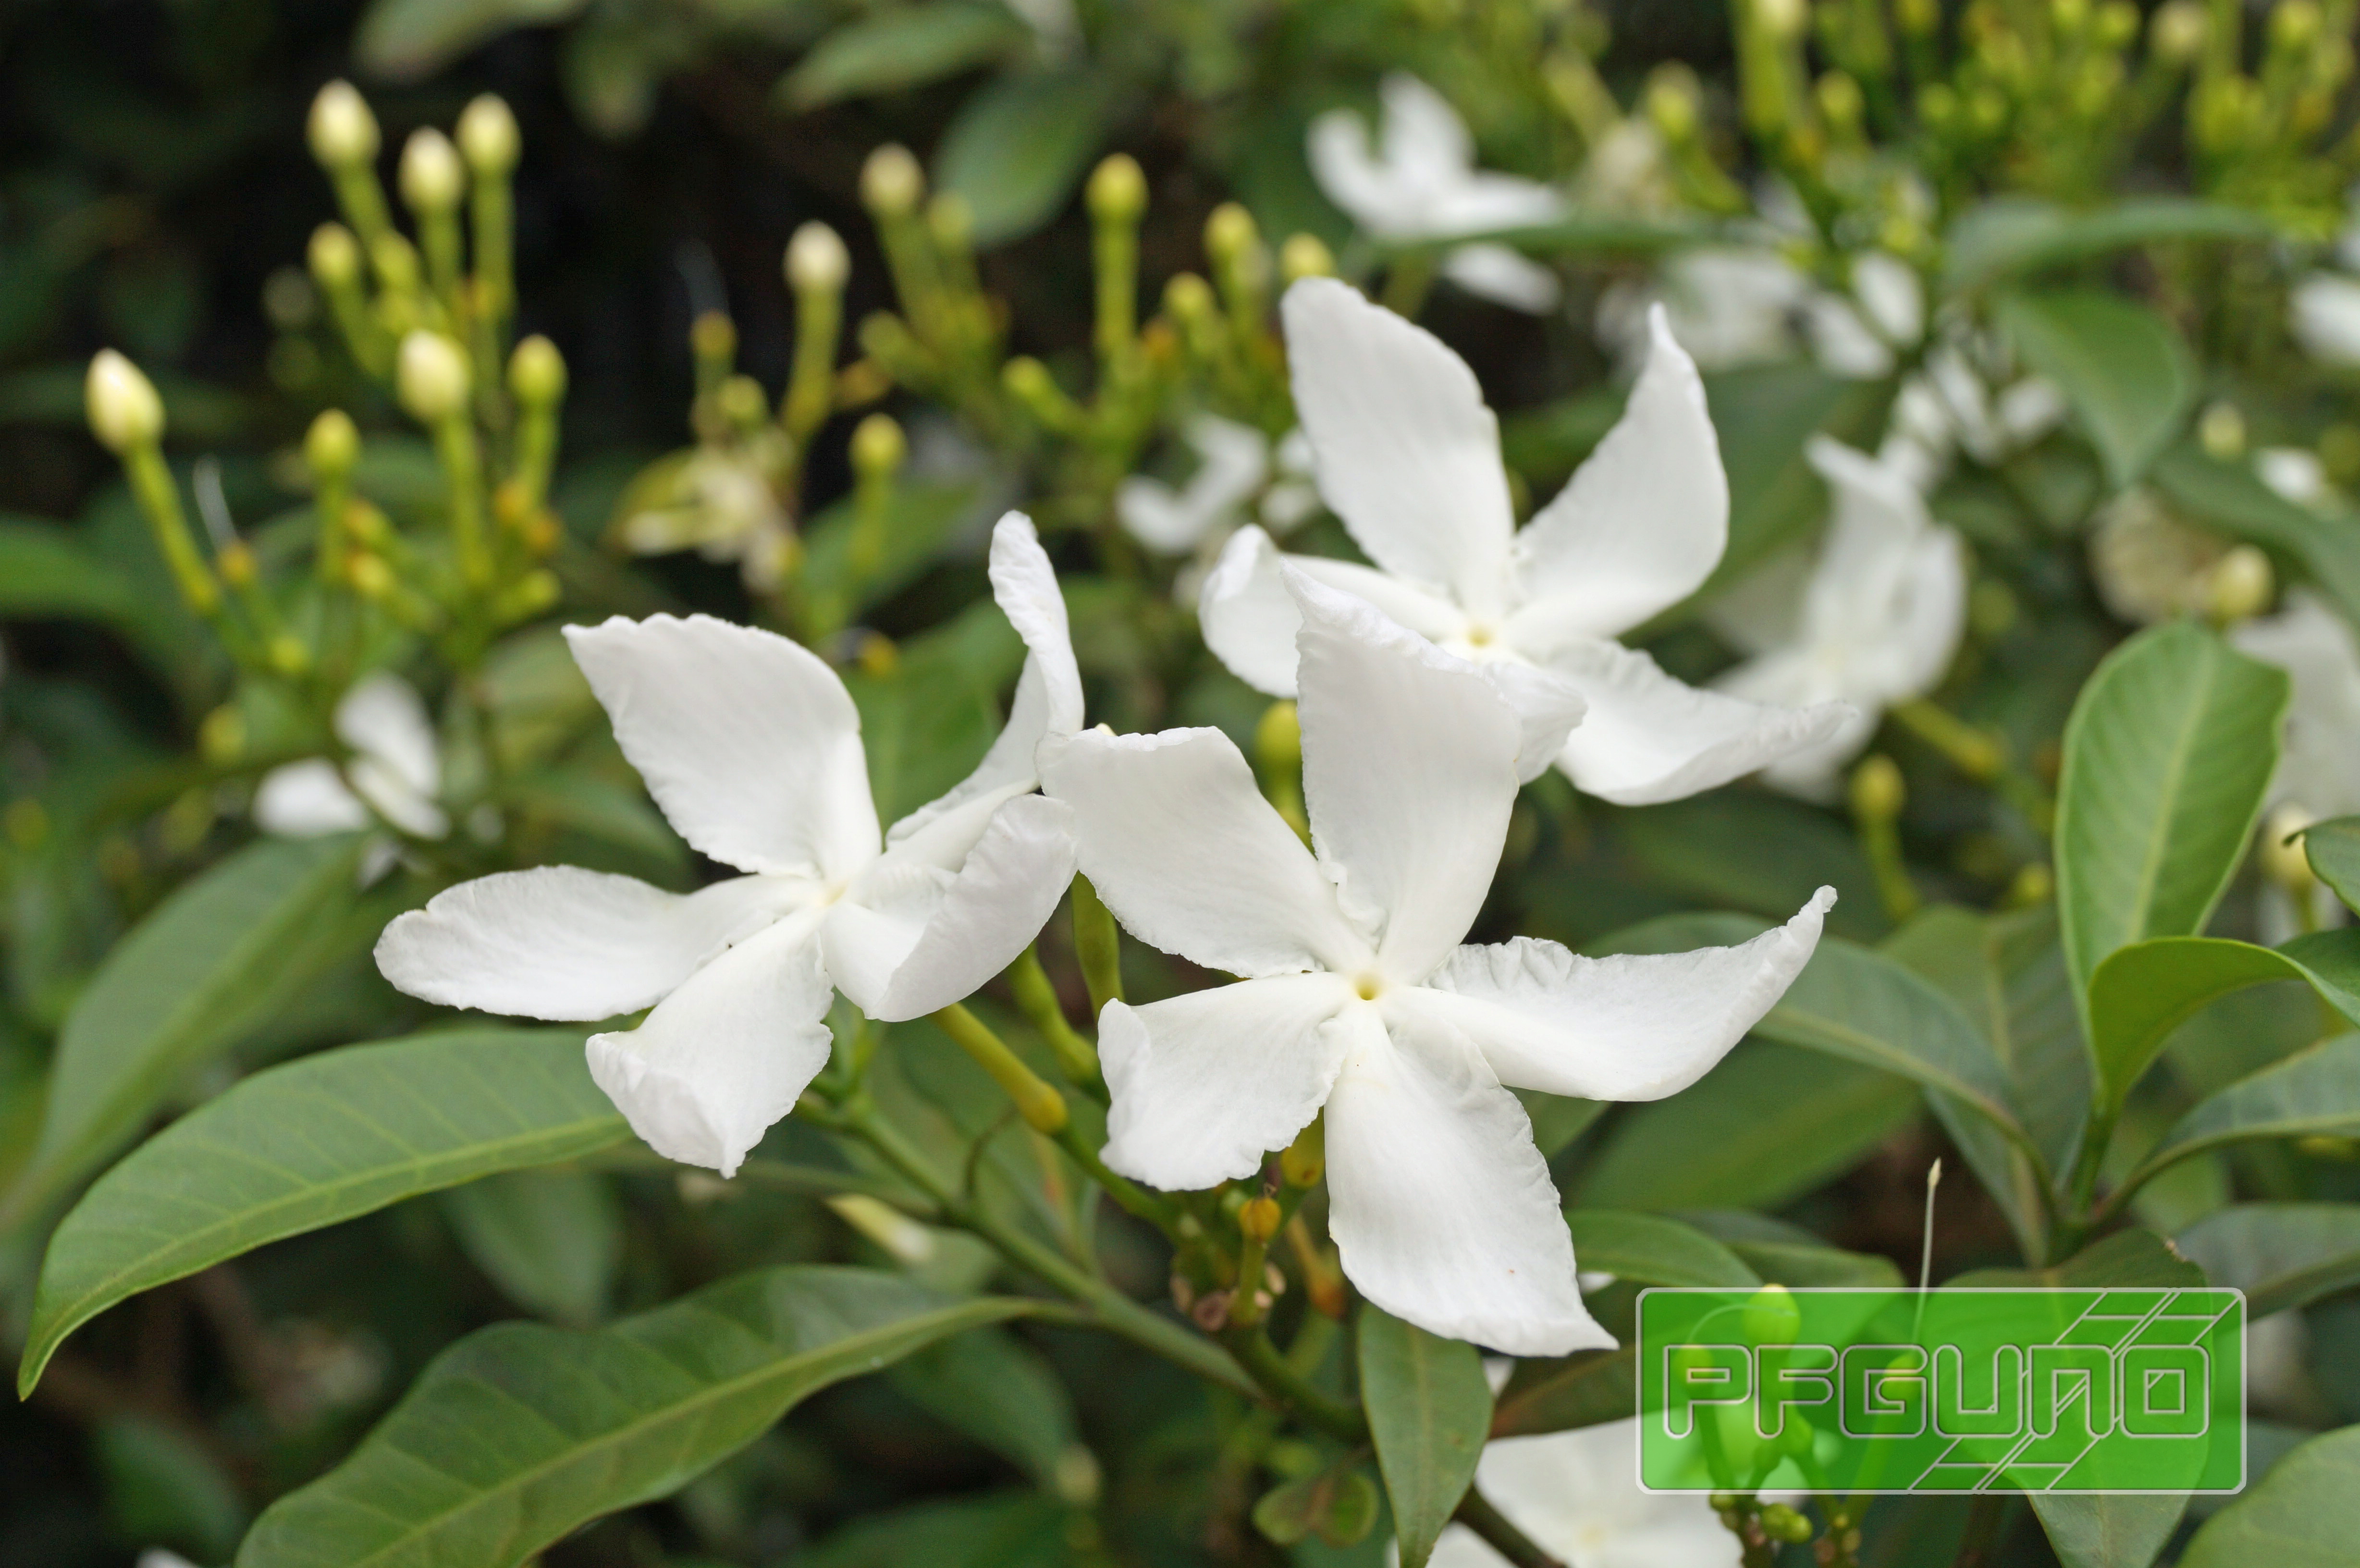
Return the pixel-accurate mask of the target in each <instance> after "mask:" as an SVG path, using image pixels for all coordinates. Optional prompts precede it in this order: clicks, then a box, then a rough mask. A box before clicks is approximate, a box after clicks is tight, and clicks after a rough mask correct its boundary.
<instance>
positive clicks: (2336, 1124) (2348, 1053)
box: [2125, 1034, 2360, 1186]
mask: <svg viewBox="0 0 2360 1568" xmlns="http://www.w3.org/2000/svg"><path fill="white" fill-rule="evenodd" d="M2313 1134H2319V1135H2322V1136H2325V1137H2329V1138H2351V1137H2354V1136H2355V1135H2360V1034H2340V1035H2337V1036H2336V1037H2335V1038H2334V1039H2333V1040H2322V1041H2320V1043H2318V1044H2317V1045H2314V1046H2312V1047H2311V1049H2310V1050H2308V1051H2298V1052H2296V1053H2295V1054H2294V1055H2292V1056H2289V1057H2288V1058H2286V1059H2285V1060H2284V1061H2282V1062H2274V1063H2272V1064H2271V1065H2270V1066H2267V1067H2265V1068H2263V1069H2262V1070H2261V1071H2260V1072H2259V1073H2254V1074H2253V1075H2251V1076H2250V1077H2246V1078H2241V1079H2239V1080H2238V1081H2237V1082H2236V1083H2232V1084H2230V1085H2229V1087H2227V1088H2226V1089H2223V1090H2222V1091H2221V1092H2220V1093H2219V1094H2214V1095H2213V1096H2212V1097H2211V1098H2210V1099H2208V1100H2205V1101H2203V1102H2202V1103H2201V1104H2199V1105H2197V1106H2196V1108H2195V1109H2193V1110H2191V1111H2190V1112H2189V1113H2188V1114H2187V1115H2186V1116H2182V1117H2180V1120H2179V1122H2178V1123H2177V1124H2176V1125H2175V1126H2174V1127H2172V1129H2171V1131H2170V1132H2169V1133H2167V1134H2165V1135H2164V1139H2163V1141H2162V1142H2161V1143H2159V1144H2158V1145H2157V1146H2156V1148H2155V1149H2154V1151H2153V1152H2152V1153H2150V1154H2149V1155H2148V1156H2147V1159H2146V1160H2144V1161H2143V1162H2142V1163H2141V1164H2140V1166H2139V1169H2138V1170H2137V1171H2135V1172H2133V1173H2132V1174H2131V1176H2130V1177H2128V1178H2127V1179H2126V1180H2125V1185H2126V1186H2128V1185H2136V1184H2137V1183H2138V1182H2141V1181H2146V1180H2147V1178H2148V1177H2150V1176H2153V1175H2154V1174H2155V1173H2156V1172H2157V1171H2161V1170H2162V1169H2163V1168H2164V1167H2165V1166H2167V1165H2170V1164H2172V1163H2174V1162H2176V1161H2178V1160H2185V1159H2187V1158H2188V1157H2189V1156H2190V1155H2191V1154H2197V1153H2201V1152H2202V1151H2203V1150H2205V1149H2216V1148H2218V1147H2220V1146H2221V1145H2222V1144H2224V1143H2236V1142H2240V1141H2242V1140H2245V1139H2247V1138H2306V1137H2310V1136H2311V1135H2313Z"/></svg>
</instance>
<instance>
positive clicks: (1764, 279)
mask: <svg viewBox="0 0 2360 1568" xmlns="http://www.w3.org/2000/svg"><path fill="white" fill-rule="evenodd" d="M1811 291H1812V290H1811V280H1810V279H1809V278H1808V277H1806V276H1805V275H1804V274H1803V273H1802V271H1801V270H1800V269H1799V268H1797V267H1796V266H1795V265H1794V263H1792V262H1790V261H1788V260H1787V259H1786V257H1785V256H1781V255H1779V254H1778V253H1777V252H1776V251H1775V250H1770V249H1767V248H1762V249H1752V248H1741V247H1738V246H1728V245H1722V246H1711V247H1708V248H1704V249H1699V250H1686V251H1678V252H1675V253H1674V254H1673V256H1671V258H1670V259H1669V260H1667V261H1666V262H1665V263H1664V265H1663V267H1662V269H1661V271H1660V272H1659V274H1658V275H1657V277H1656V278H1655V281H1654V282H1653V283H1652V284H1646V283H1641V284H1631V283H1619V284H1616V285H1615V286H1614V287H1612V288H1611V289H1607V290H1606V292H1605V293H1604V294H1602V295H1601V296H1600V297H1599V301H1598V336H1599V339H1600V341H1601V342H1602V343H1606V344H1608V345H1609V346H1611V347H1612V348H1613V349H1614V350H1615V351H1616V354H1617V355H1618V357H1620V358H1622V359H1623V360H1625V361H1628V362H1631V363H1634V364H1635V363H1640V362H1643V361H1644V358H1645V356H1646V354H1647V353H1648V350H1649V346H1650V343H1651V342H1652V338H1651V335H1650V333H1649V331H1648V327H1647V316H1648V310H1649V307H1650V306H1653V305H1660V306H1661V307H1662V308H1663V310H1664V312H1665V316H1666V324H1667V325H1668V327H1669V329H1670V331H1671V334H1672V338H1673V341H1674V342H1676V343H1678V344H1679V345H1680V347H1682V348H1683V349H1686V350H1687V351H1688V354H1690V355H1691V356H1692V357H1693V358H1694V359H1695V361H1696V363H1697V364H1698V365H1701V366H1703V367H1704V368H1705V369H1707V370H1733V369H1735V368H1737V367H1738V366H1740V365H1760V364H1764V363H1765V362H1768V361H1773V360H1781V359H1786V358H1788V357H1790V356H1791V355H1792V354H1794V352H1795V321H1796V313H1797V310H1799V309H1800V308H1801V306H1802V305H1803V303H1804V301H1805V300H1806V299H1808V298H1809V296H1810V294H1811Z"/></svg>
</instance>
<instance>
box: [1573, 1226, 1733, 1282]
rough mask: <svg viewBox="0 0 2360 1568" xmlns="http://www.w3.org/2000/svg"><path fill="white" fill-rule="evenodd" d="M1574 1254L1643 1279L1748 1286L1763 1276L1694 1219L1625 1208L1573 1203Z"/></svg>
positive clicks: (1621, 1275)
mask: <svg viewBox="0 0 2360 1568" xmlns="http://www.w3.org/2000/svg"><path fill="white" fill-rule="evenodd" d="M1565 1222H1566V1224H1567V1225H1568V1226H1569V1227H1571V1229H1572V1231H1573V1255H1574V1257H1576V1258H1579V1260H1580V1263H1581V1267H1582V1268H1583V1269H1588V1270H1590V1271H1593V1272H1603V1273H1607V1274H1612V1275H1613V1276H1614V1277H1615V1278H1617V1279H1634V1280H1637V1281H1638V1282H1639V1283H1640V1284H1643V1285H1697V1286H1704V1287H1708V1288H1713V1289H1720V1290H1743V1289H1746V1288H1748V1287H1751V1286H1754V1285H1759V1284H1760V1283H1762V1278H1761V1276H1760V1275H1758V1274H1756V1273H1755V1272H1754V1270H1753V1269H1749V1268H1747V1267H1746V1266H1745V1265H1744V1264H1743V1262H1741V1261H1739V1259H1738V1258H1737V1255H1736V1254H1735V1253H1733V1252H1732V1251H1730V1249H1729V1248H1728V1247H1723V1246H1722V1245H1721V1243H1720V1242H1718V1241H1715V1240H1714V1239H1713V1238H1712V1237H1711V1236H1707V1235H1706V1234H1705V1233H1704V1232H1702V1231H1700V1230H1698V1229H1697V1228H1696V1227H1695V1226H1693V1225H1683V1224H1682V1223H1680V1222H1679V1221H1678V1220H1675V1219H1666V1218H1665V1217H1664V1216H1663V1215H1661V1214H1637V1213H1633V1212H1631V1211H1629V1210H1623V1209H1569V1210H1568V1211H1567V1212H1566V1216H1565Z"/></svg>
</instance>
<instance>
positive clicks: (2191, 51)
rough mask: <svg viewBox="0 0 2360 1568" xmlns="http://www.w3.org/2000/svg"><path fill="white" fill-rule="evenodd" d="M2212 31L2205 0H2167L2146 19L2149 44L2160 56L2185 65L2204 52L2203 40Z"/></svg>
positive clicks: (2162, 58)
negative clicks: (2151, 17) (2150, 17)
mask: <svg viewBox="0 0 2360 1568" xmlns="http://www.w3.org/2000/svg"><path fill="white" fill-rule="evenodd" d="M2211 33H2212V18H2211V17H2210V16H2207V15H2206V14H2205V11H2204V0H2166V3H2165V4H2164V5H2158V6H2157V7H2156V12H2155V16H2154V18H2153V19H2152V20H2151V21H2149V22H2148V23H2147V48H2148V49H2153V50H2154V51H2155V53H2156V56H2157V58H2158V59H2160V60H2169V61H2170V62H2172V63H2173V64H2176V65H2185V64H2187V63H2188V62H2189V61H2190V60H2194V59H2195V58H2196V57H2197V56H2198V55H2199V54H2201V53H2202V52H2203V49H2204V40H2205V39H2206V38H2208V37H2209V36H2210V35H2211Z"/></svg>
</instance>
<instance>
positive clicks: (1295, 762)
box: [1254, 702, 1303, 773]
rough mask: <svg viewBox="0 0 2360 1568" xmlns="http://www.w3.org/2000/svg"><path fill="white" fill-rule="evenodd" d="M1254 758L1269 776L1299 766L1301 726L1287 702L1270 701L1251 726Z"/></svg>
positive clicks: (1301, 759) (1301, 744)
mask: <svg viewBox="0 0 2360 1568" xmlns="http://www.w3.org/2000/svg"><path fill="white" fill-rule="evenodd" d="M1254 757H1255V758H1256V759H1257V760H1259V761H1260V762H1261V763H1262V767H1263V768H1267V769H1269V770H1270V771H1271V772H1273V773H1286V772H1292V771H1294V770H1295V768H1300V767H1302V766H1303V723H1302V720H1301V719H1300V718H1298V717H1297V716H1296V713H1295V704H1294V703H1293V702H1273V703H1272V704H1271V705H1270V706H1269V707H1267V708H1265V709H1263V710H1262V722H1261V723H1260V724H1256V725H1254Z"/></svg>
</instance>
